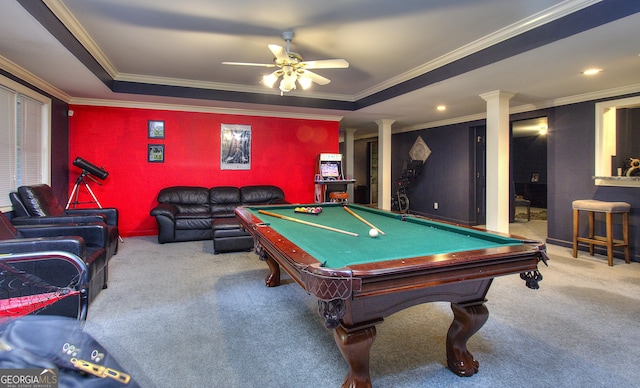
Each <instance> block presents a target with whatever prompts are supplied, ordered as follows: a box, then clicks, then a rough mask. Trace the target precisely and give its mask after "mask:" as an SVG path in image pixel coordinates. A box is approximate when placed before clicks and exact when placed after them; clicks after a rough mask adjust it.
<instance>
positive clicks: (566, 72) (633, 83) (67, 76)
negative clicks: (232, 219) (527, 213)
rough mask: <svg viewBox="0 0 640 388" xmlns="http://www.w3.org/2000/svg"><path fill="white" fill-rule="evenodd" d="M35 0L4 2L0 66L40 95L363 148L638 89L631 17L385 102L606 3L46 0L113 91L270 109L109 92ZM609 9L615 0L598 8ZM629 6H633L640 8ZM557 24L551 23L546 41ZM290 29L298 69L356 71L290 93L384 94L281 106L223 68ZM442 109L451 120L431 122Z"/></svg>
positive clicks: (259, 54)
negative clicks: (32, 83) (278, 123)
mask: <svg viewBox="0 0 640 388" xmlns="http://www.w3.org/2000/svg"><path fill="white" fill-rule="evenodd" d="M39 1H40V0H4V1H2V2H1V3H0V36H1V37H2V38H1V39H0V66H1V67H2V68H3V69H5V70H10V71H11V70H15V68H16V67H17V68H19V69H21V70H25V71H26V72H28V73H25V74H28V75H29V76H33V77H35V78H37V79H39V80H42V81H44V82H46V84H47V85H50V87H51V89H49V90H47V89H45V90H47V91H50V90H53V91H55V92H57V93H58V95H59V96H63V99H65V100H67V101H68V102H71V103H83V102H85V103H88V102H91V103H95V101H96V100H110V101H111V100H120V101H141V102H156V103H171V104H178V105H194V106H203V107H217V108H229V109H236V108H237V109H250V110H252V111H260V112H267V113H268V112H276V113H275V114H278V113H279V112H289V113H292V114H299V115H329V116H338V117H343V118H342V121H341V124H340V127H341V128H353V129H357V131H356V136H357V137H360V136H367V135H368V134H371V133H373V134H375V133H376V130H377V126H376V124H375V120H378V119H390V120H395V122H394V124H393V129H394V131H396V132H397V131H407V130H412V129H417V128H424V127H429V126H435V125H440V124H446V123H449V122H455V121H461V120H465V119H475V118H480V117H482V116H483V115H484V111H485V101H484V100H483V99H482V98H480V97H479V95H480V94H482V93H486V92H490V91H494V90H505V91H510V92H514V93H516V95H515V96H514V97H513V98H512V100H511V107H512V110H513V111H526V110H533V109H535V108H543V107H547V106H553V105H557V104H563V103H571V102H576V101H579V100H587V99H592V98H598V97H600V96H606V95H615V94H621V93H629V92H636V91H640V56H639V54H640V40H638V39H637V37H638V36H640V13H637V11H636V13H632V12H630V14H631V16H626V17H623V18H621V19H619V20H617V21H614V22H611V23H607V24H604V25H601V26H597V27H595V28H592V29H586V30H585V31H584V32H579V33H577V34H575V35H572V36H570V37H567V38H564V39H560V40H555V39H551V40H550V42H549V43H547V44H544V45H542V46H540V47H537V48H536V47H532V49H531V50H528V51H524V52H522V53H519V54H518V53H516V54H514V55H511V56H507V57H506V58H497V59H495V60H491V61H489V62H487V64H486V65H485V66H481V67H478V68H470V69H469V70H467V71H463V72H458V73H453V74H451V76H445V77H442V78H438V79H437V80H436V81H435V82H432V83H430V84H427V85H426V86H424V87H421V88H419V89H417V90H407V91H406V92H404V91H403V92H401V93H395V94H398V95H397V96H394V95H395V94H390V93H388V92H389V90H393V88H394V85H397V84H400V83H401V82H403V81H407V80H409V79H411V78H413V77H416V76H419V75H421V74H426V75H427V76H430V75H432V74H437V71H438V69H440V70H442V69H445V72H446V71H447V70H446V69H449V68H450V67H446V66H447V65H451V64H452V63H455V62H454V61H456V60H458V59H464V58H465V57H468V56H470V55H474V54H475V55H478V53H480V50H482V49H484V48H487V47H489V48H490V47H491V46H494V45H496V44H500V42H502V41H505V40H507V39H509V38H511V37H514V36H518V35H520V34H523V33H526V32H527V31H528V30H535V29H538V31H539V30H540V29H543V28H544V26H545V25H546V24H547V23H550V22H553V21H554V20H556V19H560V18H562V17H565V16H566V15H570V14H572V13H574V12H580V10H581V9H583V8H587V7H589V6H598V5H602V4H599V3H601V2H600V1H596V0H568V1H557V0H536V1H531V0H456V1H451V0H429V1H427V0H398V1H389V0H351V1H348V2H347V1H324V2H322V1H317V0H296V1H291V0H270V1H268V2H267V1H263V0H235V1H212V0H182V1H174V0H42V2H43V3H45V4H46V5H47V7H48V8H49V9H50V10H52V11H53V13H54V14H55V15H56V16H57V18H58V19H60V20H61V21H62V22H63V23H64V24H65V25H66V28H67V29H69V30H70V31H71V32H72V33H73V34H74V35H75V37H76V38H77V39H78V40H79V41H80V42H81V43H82V45H83V46H84V47H85V48H86V49H87V50H88V52H89V53H90V54H91V56H92V57H93V58H95V60H96V61H97V62H98V63H99V64H100V65H101V66H102V68H104V70H106V73H105V74H108V77H110V78H112V79H113V80H116V81H123V82H125V83H131V82H141V83H144V84H150V85H174V86H187V87H192V88H193V87H195V88H203V89H206V90H236V91H242V92H245V93H247V94H248V95H256V94H258V95H266V96H269V97H270V98H272V99H274V98H275V99H276V100H275V103H273V101H271V102H269V103H267V104H260V103H256V102H253V103H243V102H232V101H224V100H212V99H193V98H178V97H175V96H170V97H161V96H154V95H132V94H128V93H114V92H113V91H111V90H110V89H109V88H108V87H107V86H106V85H105V83H104V82H102V81H101V80H100V79H99V78H98V77H97V76H96V75H95V74H94V73H93V72H92V71H91V70H89V69H88V68H87V67H86V66H85V65H84V64H83V62H82V61H81V60H79V59H78V58H77V57H76V56H74V54H72V52H71V51H69V50H68V49H67V48H66V47H65V45H64V44H63V43H61V42H60V41H58V40H57V39H56V38H55V37H54V36H53V35H52V34H51V33H50V32H49V30H51V29H52V23H51V22H50V21H49V22H43V23H41V22H39V21H38V20H36V18H34V17H33V16H32V15H31V14H30V13H29V12H28V11H27V10H26V9H25V7H23V6H22V5H21V4H20V3H21V2H22V3H25V4H26V3H30V4H31V6H28V7H26V8H31V10H32V11H33V9H32V8H34V7H33V3H38V2H39ZM611 2H615V3H620V2H619V1H614V0H604V1H603V2H602V3H604V4H607V3H611ZM628 4H629V7H630V8H638V5H636V4H635V1H628ZM618 7H619V6H618ZM35 8H37V7H35ZM562 20H565V19H562ZM574 23H579V24H581V23H589V20H578V21H577V22H576V21H575V20H574ZM43 24H44V25H46V26H47V28H48V29H49V30H48V29H47V28H45V27H44V26H43ZM557 24H558V23H557ZM565 26H566V24H562V23H559V24H558V25H556V26H555V27H553V28H554V30H553V31H552V33H551V35H552V36H553V35H554V34H556V33H561V30H562V29H563V28H564V27H565ZM285 30H292V31H294V33H295V37H294V38H293V42H292V50H293V51H296V52H298V53H300V54H301V55H302V56H303V58H304V59H305V60H319V59H330V58H344V59H346V60H348V61H349V63H350V67H349V68H348V69H326V70H317V71H316V72H317V73H318V74H320V75H322V76H324V77H327V78H329V79H331V80H332V82H331V83H330V84H328V85H325V86H320V85H314V86H313V87H312V89H311V90H308V91H294V92H291V93H287V95H292V96H301V97H311V98H313V100H312V101H314V102H317V101H325V100H326V101H334V102H335V101H346V102H349V103H353V102H356V103H360V102H362V101H367V99H368V98H375V97H376V94H375V93H378V92H379V93H380V94H381V95H383V96H384V97H383V98H381V101H380V102H377V103H374V104H371V105H368V106H366V107H363V108H361V109H356V110H343V109H335V108H334V107H331V109H323V108H315V107H312V106H313V103H312V106H296V104H293V103H291V102H290V101H291V100H290V99H288V98H287V95H285V96H284V97H280V96H279V91H277V89H276V90H271V89H268V88H266V87H264V86H262V85H261V84H260V83H259V81H260V79H261V75H262V74H265V73H268V72H270V70H269V69H263V68H259V67H245V66H228V65H223V64H222V62H223V61H235V62H258V63H269V62H270V61H271V60H272V59H273V58H272V55H271V53H270V52H269V50H268V49H267V44H270V43H275V44H279V45H284V44H285V43H284V41H283V40H282V37H281V35H282V32H283V31H285ZM522 36H524V35H522ZM537 36H539V35H537ZM521 42H522V44H523V45H526V44H528V43H529V42H528V41H527V40H526V39H525V40H522V41H521ZM494 52H496V51H494ZM497 52H499V50H497ZM76 55H77V53H76ZM477 58H480V59H482V58H485V57H482V56H478V57H477ZM85 62H86V60H85ZM443 66H444V67H443ZM590 67H599V68H602V69H604V71H603V72H602V73H601V74H599V75H597V76H594V77H586V76H584V75H582V74H581V72H582V71H583V70H585V69H586V68H590ZM454 68H455V67H454ZM13 72H15V71H13ZM23 77H24V76H23ZM389 88H391V89H389ZM396 88H397V86H396ZM254 101H255V100H254ZM376 101H377V100H376ZM440 104H443V105H446V106H447V110H445V111H443V112H439V111H436V109H435V107H436V105H440ZM297 105H299V104H297Z"/></svg>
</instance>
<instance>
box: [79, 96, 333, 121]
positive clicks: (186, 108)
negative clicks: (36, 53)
mask: <svg viewBox="0 0 640 388" xmlns="http://www.w3.org/2000/svg"><path fill="white" fill-rule="evenodd" d="M69 104H71V105H89V106H103V107H112V108H135V109H152V110H169V111H180V112H197V113H216V114H228V115H237V116H262V117H277V118H287V119H301V120H318V121H338V122H339V121H340V120H342V117H343V116H334V115H320V114H310V113H292V112H274V111H266V110H256V109H236V108H221V107H210V106H197V105H180V104H166V103H158V102H139V101H120V100H102V99H89V98H74V99H72V100H71V102H70V103H69Z"/></svg>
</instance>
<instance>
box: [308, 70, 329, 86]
mask: <svg viewBox="0 0 640 388" xmlns="http://www.w3.org/2000/svg"><path fill="white" fill-rule="evenodd" d="M301 77H306V78H311V80H312V81H313V82H315V83H317V84H318V85H326V84H328V83H329V82H331V80H330V79H329V78H325V77H323V76H321V75H319V74H316V73H314V72H312V71H309V70H304V71H303V73H302V74H301Z"/></svg>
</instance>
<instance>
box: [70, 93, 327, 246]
mask: <svg viewBox="0 0 640 388" xmlns="http://www.w3.org/2000/svg"><path fill="white" fill-rule="evenodd" d="M69 108H70V109H71V110H73V112H74V114H73V116H72V117H70V118H69V169H70V174H69V179H70V180H69V187H70V188H69V193H71V190H72V188H73V185H74V184H75V181H76V178H77V177H78V176H79V175H80V173H81V170H80V169H79V168H77V167H75V166H74V165H73V164H72V162H73V160H74V159H75V158H76V157H77V156H80V157H81V158H83V159H85V160H86V161H88V162H90V163H93V164H95V165H96V166H99V167H102V168H104V169H105V170H106V171H107V172H109V176H108V177H107V178H106V179H105V180H104V181H99V183H101V184H102V185H101V186H100V185H98V184H96V183H94V182H93V181H91V180H87V181H88V182H89V185H90V187H91V189H92V190H93V192H94V193H95V195H96V198H97V199H98V201H99V202H100V204H101V205H102V206H103V207H116V208H118V210H119V217H120V219H119V227H120V234H121V235H122V236H125V237H126V236H135V235H154V234H157V225H156V222H155V218H153V217H151V216H150V215H149V212H150V211H151V209H152V208H153V207H154V206H155V205H156V204H157V202H156V196H157V195H158V192H159V191H160V189H162V188H163V187H167V186H175V185H187V186H204V187H212V186H225V185H228V186H246V185H259V184H272V185H276V186H280V187H281V188H282V189H283V190H284V192H285V197H286V200H287V201H289V202H292V203H310V202H313V190H314V184H313V176H314V173H315V161H316V157H317V155H318V154H319V153H322V152H335V153H337V152H338V147H339V146H338V143H339V138H338V136H339V127H338V125H339V123H338V122H337V121H322V120H301V119H287V118H273V117H262V116H242V115H227V114H216V113H198V112H182V111H169V110H153V109H133V108H113V107H97V106H85V105H71V106H70V107H69ZM148 120H163V121H164V122H165V138H164V139H149V138H148V134H147V122H148ZM223 123H224V124H243V125H250V126H251V137H252V139H251V143H252V144H251V169H250V170H244V171H236V170H221V169H220V125H221V124H223ZM148 144H164V146H165V161H164V163H149V162H147V146H148ZM78 191H79V197H78V201H80V202H85V201H91V196H90V194H89V193H88V190H86V188H84V187H83V185H81V186H80V188H79V190H78ZM82 206H89V205H82V204H80V205H78V207H82ZM93 206H95V205H93Z"/></svg>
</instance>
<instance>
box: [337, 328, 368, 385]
mask: <svg viewBox="0 0 640 388" xmlns="http://www.w3.org/2000/svg"><path fill="white" fill-rule="evenodd" d="M333 338H334V339H335V341H336V344H337V345H338V348H339V349H340V353H342V357H344V359H345V361H346V362H347V364H349V373H347V377H346V378H345V380H344V383H343V384H342V387H343V388H356V387H357V388H370V387H371V377H370V375H369V353H370V351H371V345H373V341H374V340H375V339H376V327H375V326H369V327H366V328H364V329H360V330H356V331H353V332H347V331H346V330H345V329H344V328H343V327H342V326H338V328H336V329H335V330H334V331H333Z"/></svg>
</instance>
